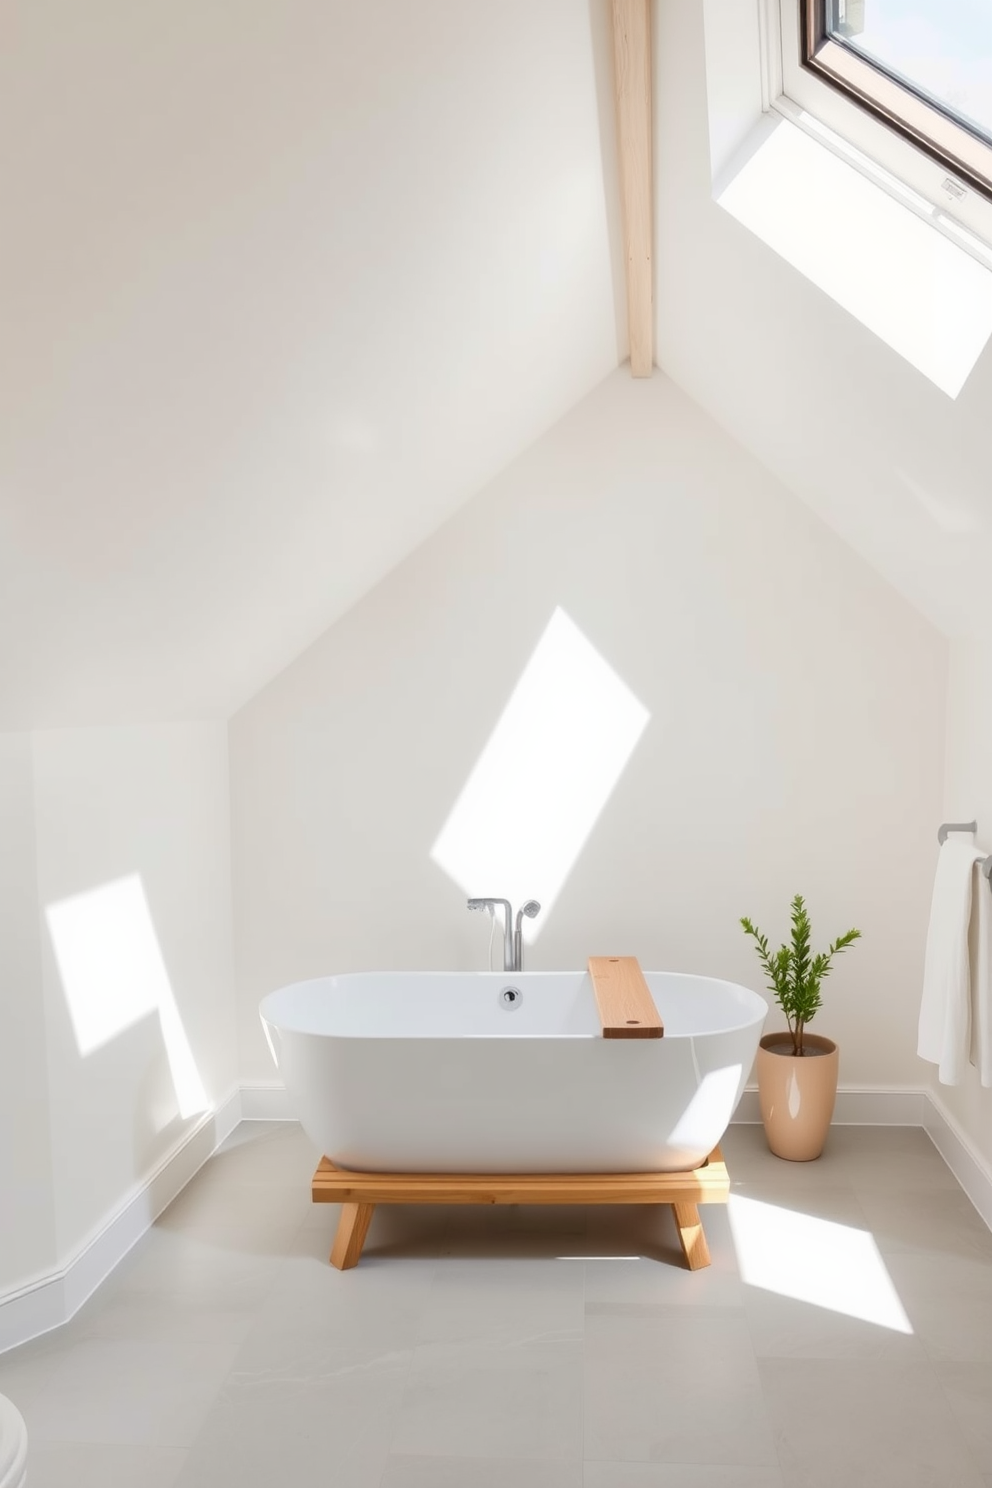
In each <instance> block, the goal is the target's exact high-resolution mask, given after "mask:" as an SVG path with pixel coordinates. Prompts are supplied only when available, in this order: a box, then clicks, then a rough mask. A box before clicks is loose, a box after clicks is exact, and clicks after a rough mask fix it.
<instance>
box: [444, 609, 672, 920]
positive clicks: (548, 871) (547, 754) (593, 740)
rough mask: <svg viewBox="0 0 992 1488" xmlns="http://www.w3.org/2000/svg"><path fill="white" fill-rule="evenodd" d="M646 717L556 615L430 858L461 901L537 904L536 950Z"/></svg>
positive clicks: (592, 651)
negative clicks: (489, 898)
mask: <svg viewBox="0 0 992 1488" xmlns="http://www.w3.org/2000/svg"><path fill="white" fill-rule="evenodd" d="M650 716H651V715H650V713H649V712H648V710H647V709H646V708H645V707H644V705H643V704H642V703H640V702H639V701H638V699H637V698H636V697H635V696H634V694H633V693H632V692H631V690H630V688H629V687H628V686H627V685H626V683H624V682H622V681H621V679H620V678H619V677H618V676H617V674H616V672H615V671H614V670H613V668H612V667H611V666H610V665H609V664H608V662H606V661H604V659H603V658H602V656H600V654H599V652H598V651H596V649H595V648H594V647H593V646H592V645H591V644H590V642H589V641H587V640H586V638H585V636H584V635H583V634H582V632H581V631H580V630H579V628H578V626H577V625H575V624H574V622H573V621H572V620H570V619H569V617H568V616H567V615H566V614H565V613H564V611H563V610H561V609H556V610H555V612H554V614H553V615H552V617H551V620H550V621H549V623H548V626H547V628H546V630H545V631H544V634H543V635H542V636H541V639H540V641H539V642H538V644H537V647H536V649H535V651H534V653H533V655H532V656H531V658H530V661H529V662H528V663H527V666H526V667H525V669H524V671H523V673H522V675H521V677H520V680H519V682H518V683H517V686H516V688H515V690H514V692H513V695H512V697H511V698H510V701H509V702H508V703H507V705H506V708H505V709H504V711H503V714H502V716H501V718H500V719H499V721H498V723H497V724H496V727H495V728H494V729H493V732H492V734H491V735H490V737H489V741H488V743H487V744H486V746H485V748H484V749H483V751H482V753H481V755H480V756H479V759H478V762H477V764H476V765H475V768H474V769H473V771H472V773H471V775H470V776H469V779H468V782H467V783H466V785H465V788H464V789H463V791H462V793H461V795H460V796H459V797H458V800H457V801H456V802H455V805H454V807H453V809H452V811H451V814H450V815H449V817H448V820H447V821H446V822H445V824H444V827H443V828H442V830H441V833H440V835H439V837H438V839H437V841H436V842H435V843H434V846H433V848H432V849H431V857H432V859H433V860H434V862H435V863H437V864H438V866H439V867H440V868H443V869H444V871H445V873H447V874H449V875H450V877H451V878H453V879H454V881H455V883H457V884H458V885H459V886H460V887H461V888H462V889H463V890H464V891H465V893H466V894H467V895H483V894H492V895H498V896H500V897H502V898H506V899H509V900H510V901H511V902H512V903H513V905H514V907H515V908H516V907H517V906H519V905H520V904H522V903H523V902H524V900H526V899H531V898H534V899H539V900H540V902H541V906H542V912H541V914H540V916H539V917H538V919H537V920H526V921H525V922H524V933H525V936H526V937H527V938H528V939H530V940H534V939H536V936H537V935H538V934H539V933H540V928H541V925H542V924H543V923H544V921H545V918H546V915H547V912H548V911H549V910H550V908H551V907H552V905H553V904H554V902H555V900H556V899H557V897H558V895H559V893H560V892H561V889H562V886H563V884H564V883H565V880H566V879H567V878H568V875H569V874H570V873H571V871H572V868H573V867H574V865H575V862H576V860H577V859H578V857H579V854H580V853H581V851H582V848H583V846H584V844H585V842H586V839H587V838H588V836H589V833H590V832H591V831H592V829H593V827H594V825H595V823H596V820H597V818H598V817H599V814H600V812H601V811H602V810H603V807H604V806H605V805H606V802H607V800H608V799H609V797H610V794H611V793H612V791H613V789H614V787H615V785H616V783H617V781H618V780H619V778H620V776H621V775H622V773H623V771H624V768H625V766H626V764H627V761H628V760H629V759H630V756H631V754H632V753H633V751H634V748H635V746H636V744H637V741H638V739H639V738H640V737H641V734H642V733H643V732H644V729H645V727H646V725H647V722H648V719H649V718H650Z"/></svg>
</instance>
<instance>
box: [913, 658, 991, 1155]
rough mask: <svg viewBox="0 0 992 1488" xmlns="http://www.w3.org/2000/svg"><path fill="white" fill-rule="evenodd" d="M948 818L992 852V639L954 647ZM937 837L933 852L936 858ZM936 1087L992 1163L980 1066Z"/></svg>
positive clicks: (988, 1097) (946, 799) (987, 1095)
mask: <svg viewBox="0 0 992 1488" xmlns="http://www.w3.org/2000/svg"><path fill="white" fill-rule="evenodd" d="M944 818H945V819H946V820H947V821H972V820H977V822H978V841H979V842H980V843H982V844H984V846H985V847H986V848H987V850H988V851H989V852H992V643H990V642H988V641H955V642H953V644H952V646H951V654H950V672H949V686H948V704H947V784H946V791H945V796H944ZM936 855H937V845H936V840H935V841H934V844H933V846H932V848H931V857H932V859H933V860H934V862H935V861H936ZM925 1068H926V1069H927V1070H928V1071H929V1072H930V1077H931V1081H932V1088H933V1090H934V1092H935V1094H936V1096H937V1098H938V1100H939V1101H940V1102H941V1103H942V1104H943V1105H944V1106H945V1107H946V1108H947V1110H948V1111H949V1112H950V1113H951V1115H952V1116H953V1117H954V1118H955V1119H956V1120H957V1121H958V1123H959V1124H960V1126H961V1127H962V1129H963V1131H964V1134H965V1136H966V1137H967V1138H968V1140H969V1141H970V1142H971V1143H972V1145H973V1146H974V1147H975V1148H976V1149H977V1151H978V1153H979V1154H980V1156H981V1157H982V1158H984V1160H985V1162H986V1164H987V1165H989V1166H992V1090H983V1089H982V1087H981V1084H980V1082H979V1079H978V1074H977V1072H976V1071H975V1070H973V1069H969V1070H968V1071H967V1076H966V1079H965V1081H964V1083H963V1084H962V1085H956V1086H951V1085H941V1084H939V1083H938V1082H937V1078H936V1075H937V1072H936V1069H935V1068H934V1067H933V1066H932V1065H926V1066H925Z"/></svg>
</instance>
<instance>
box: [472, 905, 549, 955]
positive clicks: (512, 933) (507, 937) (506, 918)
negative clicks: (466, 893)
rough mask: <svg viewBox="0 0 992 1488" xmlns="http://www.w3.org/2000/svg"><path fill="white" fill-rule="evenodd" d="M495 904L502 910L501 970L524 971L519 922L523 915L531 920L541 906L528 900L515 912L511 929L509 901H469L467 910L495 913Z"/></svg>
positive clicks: (511, 917)
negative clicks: (485, 910)
mask: <svg viewBox="0 0 992 1488" xmlns="http://www.w3.org/2000/svg"><path fill="white" fill-rule="evenodd" d="M497 904H499V905H501V906H502V909H503V970H504V971H523V969H524V943H523V935H522V934H521V929H520V926H521V922H522V920H523V917H524V915H526V916H527V918H528V919H529V920H532V919H533V918H534V916H535V915H536V914H538V913H539V912H540V909H541V906H540V905H539V904H538V902H537V900H536V899H528V900H527V903H526V904H525V905H524V907H523V908H522V909H519V910H518V911H517V925H516V929H515V930H514V929H513V909H512V907H511V905H510V901H509V899H470V900H469V901H468V907H469V909H489V910H493V911H495V909H496V906H497Z"/></svg>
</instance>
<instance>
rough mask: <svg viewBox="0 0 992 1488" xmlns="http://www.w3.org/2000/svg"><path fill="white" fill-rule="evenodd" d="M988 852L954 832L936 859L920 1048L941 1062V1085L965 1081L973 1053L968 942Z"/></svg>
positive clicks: (923, 1056)
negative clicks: (974, 897) (976, 886)
mask: <svg viewBox="0 0 992 1488" xmlns="http://www.w3.org/2000/svg"><path fill="white" fill-rule="evenodd" d="M984 857H985V854H984V852H982V851H981V849H980V848H978V847H976V846H975V843H974V842H973V841H969V840H968V839H967V838H965V837H962V836H960V835H958V834H955V833H952V834H951V835H949V836H948V837H947V838H946V840H945V841H944V843H943V844H942V846H941V849H940V855H939V857H938V859H937V874H936V877H935V879H934V885H933V901H932V903H931V905H930V928H929V930H928V931H927V954H926V962H925V964H924V969H923V1000H922V1002H921V1004H920V1027H919V1042H918V1043H917V1053H918V1054H919V1056H920V1058H921V1059H927V1060H929V1061H930V1063H931V1064H936V1065H937V1066H938V1078H939V1080H940V1083H941V1084H942V1085H960V1084H961V1081H962V1080H963V1079H964V1075H965V1070H966V1068H967V1065H968V1059H969V1055H970V1053H971V1047H972V1017H971V969H970V954H969V944H968V942H969V928H970V923H971V907H972V889H973V880H974V879H975V878H976V877H977V876H978V874H977V870H976V864H977V863H979V862H980V861H981V860H982V859H983V858H984ZM987 892H988V890H987V889H986V893H987ZM986 949H987V947H986ZM986 962H987V957H986ZM986 969H987V967H986ZM986 980H987V977H986ZM986 990H987V989H986ZM986 1007H987V999H986ZM986 1021H987V1020H986ZM976 1024H977V1020H976ZM990 1069H992V1066H990Z"/></svg>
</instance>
